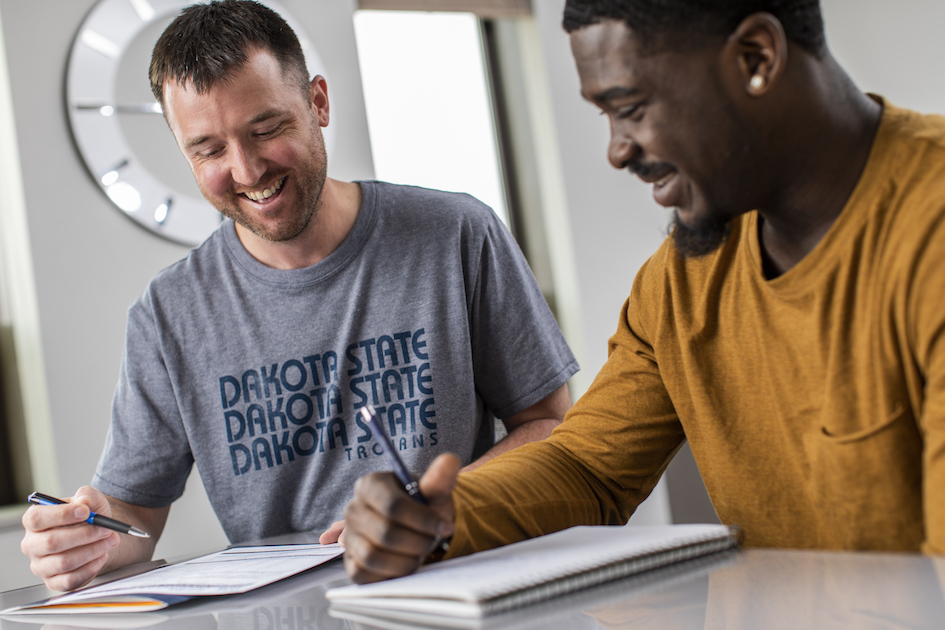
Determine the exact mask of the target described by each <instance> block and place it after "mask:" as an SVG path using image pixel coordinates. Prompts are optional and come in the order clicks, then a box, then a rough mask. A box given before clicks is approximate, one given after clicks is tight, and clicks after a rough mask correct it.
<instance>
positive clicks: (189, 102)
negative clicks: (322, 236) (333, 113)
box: [165, 50, 328, 241]
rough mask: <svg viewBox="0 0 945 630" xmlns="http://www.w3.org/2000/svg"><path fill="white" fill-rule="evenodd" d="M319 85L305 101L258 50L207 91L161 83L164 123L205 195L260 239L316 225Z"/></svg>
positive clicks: (322, 112)
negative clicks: (165, 120)
mask: <svg viewBox="0 0 945 630" xmlns="http://www.w3.org/2000/svg"><path fill="white" fill-rule="evenodd" d="M323 88H324V82H323V81H322V82H321V83H319V79H317V80H316V81H315V82H313V87H312V94H311V98H306V97H305V95H304V94H303V92H302V90H301V88H300V86H299V84H298V82H297V81H294V80H293V77H292V75H291V74H286V73H284V72H283V71H282V68H281V67H280V65H279V62H278V61H277V60H276V59H275V57H273V56H272V55H271V54H270V53H268V52H266V51H262V50H259V51H254V52H252V53H251V54H250V55H249V58H248V60H247V62H246V63H245V64H244V65H243V66H242V67H240V68H239V69H238V70H237V71H236V72H234V73H233V75H232V76H231V77H230V78H229V80H226V81H221V82H219V83H217V84H216V85H214V86H213V87H212V88H211V89H210V90H209V91H208V92H207V93H205V94H198V93H197V92H196V91H195V90H194V89H193V86H192V85H190V84H189V83H187V84H184V85H181V84H179V83H174V82H168V83H166V84H165V104H166V108H167V112H166V113H167V120H168V123H169V124H170V127H171V130H172V131H173V132H174V137H175V138H176V139H177V143H178V145H179V146H180V148H181V151H182V152H183V154H184V156H185V157H186V158H187V161H188V162H189V163H190V167H191V170H192V171H193V173H194V178H195V179H196V180H197V185H198V186H199V187H200V190H201V192H202V193H203V195H204V197H206V198H207V200H208V201H209V202H210V203H211V204H213V206H214V207H215V208H217V209H218V210H219V211H220V212H221V213H223V214H224V215H225V216H228V217H230V218H232V219H233V220H234V221H236V222H237V224H238V225H240V226H242V227H243V228H245V229H247V230H249V231H250V232H252V233H253V234H255V235H257V236H259V237H260V238H262V239H265V240H268V241H286V240H289V239H292V238H294V237H296V236H298V235H299V234H300V233H301V232H302V231H303V230H305V228H306V227H307V226H309V225H310V224H312V225H314V223H313V217H315V214H316V210H317V207H318V201H319V198H320V196H321V192H322V189H323V187H324V185H325V178H326V172H327V158H326V156H325V147H324V141H323V139H322V134H321V127H323V126H326V125H327V124H328V101H327V94H326V93H324V90H323ZM320 90H321V91H320ZM322 103H323V105H322Z"/></svg>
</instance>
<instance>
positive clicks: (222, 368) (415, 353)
mask: <svg viewBox="0 0 945 630" xmlns="http://www.w3.org/2000/svg"><path fill="white" fill-rule="evenodd" d="M195 60H196V62H195ZM151 83H152V89H153V90H154V93H155V97H156V98H157V100H158V101H159V102H160V103H161V105H162V107H163V111H164V113H165V116H166V118H167V121H168V124H169V126H170V128H171V130H172V132H173V133H174V136H175V138H176V139H177V141H178V144H179V146H180V148H181V151H182V152H183V154H184V156H185V157H186V158H187V160H188V162H189V163H190V166H191V169H192V171H193V173H194V177H195V178H196V180H197V183H198V185H199V186H200V188H201V191H202V192H203V194H204V196H205V197H206V198H207V199H208V200H209V201H210V202H211V203H213V204H214V205H215V206H216V207H217V208H218V209H219V210H220V211H221V212H222V213H223V214H224V215H226V216H227V217H228V220H226V221H225V222H224V223H223V225H222V226H221V228H220V229H219V230H218V231H217V232H215V233H214V234H213V235H212V236H211V237H210V238H209V239H208V240H207V241H206V242H205V243H204V244H203V245H201V246H200V247H198V248H196V249H195V250H193V251H192V252H191V253H190V255H188V256H187V258H185V259H184V260H182V261H180V262H178V263H177V264H175V265H172V266H171V267H169V268H167V269H165V270H164V271H162V272H161V273H160V274H158V276H157V277H155V279H154V280H153V281H152V282H151V283H150V284H149V286H148V288H147V290H146V291H145V293H144V294H143V295H142V297H141V298H140V299H139V300H138V301H137V302H136V303H135V304H134V305H133V306H132V307H131V309H130V311H129V315H128V332H127V342H126V348H125V354H124V357H123V360H122V367H121V375H120V380H119V383H118V388H117V390H116V393H115V401H114V406H113V413H112V424H111V428H110V430H109V434H108V438H107V440H106V446H105V450H104V453H103V454H102V459H101V461H100V462H99V466H98V469H97V471H96V475H95V478H94V480H93V486H94V489H93V488H82V489H80V491H79V492H77V493H76V496H75V497H73V499H72V504H71V505H66V506H59V507H43V508H36V509H31V510H29V511H28V512H27V513H26V515H24V518H23V524H24V526H25V528H26V536H25V537H24V541H23V545H22V547H23V550H24V552H25V553H26V554H27V555H28V556H30V558H31V560H32V568H33V570H34V572H35V573H36V574H37V575H39V576H40V577H42V578H43V579H44V581H45V582H46V584H47V585H48V586H49V587H51V588H54V589H58V590H66V589H71V588H75V587H77V586H79V585H81V584H83V583H85V582H87V581H88V580H89V579H91V578H92V577H94V576H95V575H96V574H98V573H101V572H103V571H106V570H110V569H114V568H117V567H119V566H123V565H125V564H128V563H131V562H136V561H141V560H146V559H148V558H150V556H151V553H152V552H153V549H154V544H155V543H156V541H157V538H158V537H159V535H160V533H161V530H162V529H163V527H164V523H165V522H166V519H167V514H168V511H169V509H170V504H171V503H172V502H173V501H174V500H176V499H177V498H178V497H179V496H180V495H181V493H182V492H183V489H184V483H185V481H186V479H187V476H188V474H189V473H190V471H191V468H192V466H193V465H194V464H195V463H196V465H197V468H198V469H199V471H200V475H201V478H202V480H203V481H204V484H205V485H206V489H207V494H208V496H209V497H210V501H211V503H212V505H213V507H214V510H215V511H216V514H217V516H218V518H219V519H220V522H221V524H222V525H223V527H224V530H225V531H226V533H227V536H228V537H229V538H230V540H231V541H233V542H239V541H244V540H248V539H252V538H257V537H262V536H270V535H276V534H281V533H286V532H292V531H323V530H325V529H326V528H328V531H325V533H324V534H323V537H322V538H323V541H331V540H335V539H337V538H338V536H339V534H340V532H341V530H342V527H343V522H342V523H337V522H336V521H338V519H340V518H341V517H342V510H343V507H344V504H345V503H346V502H347V500H348V499H349V498H350V497H351V493H352V488H353V484H354V481H355V480H356V479H357V478H358V477H360V476H361V475H363V474H365V473H366V472H370V471H372V470H378V469H386V468H387V465H386V462H385V460H384V458H383V457H381V456H380V454H381V451H380V448H379V446H378V443H377V440H376V436H374V435H372V432H371V430H370V429H369V428H368V427H367V425H366V424H365V423H363V421H361V420H359V418H358V415H357V411H358V409H360V408H361V407H363V406H364V405H366V404H372V405H374V406H375V407H376V408H377V409H378V410H379V412H380V414H381V423H382V425H383V426H384V428H385V429H386V430H387V431H388V432H389V433H390V435H391V437H392V438H393V441H394V444H395V447H396V448H397V449H398V450H399V452H400V455H401V456H402V457H403V458H404V459H405V460H406V462H407V465H408V466H409V467H411V468H413V469H418V470H420V469H424V468H426V466H427V465H428V464H429V462H430V461H431V460H432V459H433V458H434V457H435V456H436V455H437V454H439V453H442V452H445V451H449V452H453V453H456V454H457V455H458V456H459V458H460V460H461V461H462V462H463V464H466V465H470V466H475V465H476V464H477V463H481V462H482V461H485V459H488V458H491V457H493V456H495V455H497V454H499V453H501V452H504V451H506V450H509V449H511V448H514V447H515V446H517V445H519V444H523V443H525V442H528V441H531V440H534V439H541V438H543V437H545V436H546V435H547V434H548V433H549V432H550V430H551V429H552V428H553V427H554V426H555V425H556V424H557V423H558V422H559V421H560V420H561V418H562V417H563V415H564V412H565V411H566V410H567V408H568V407H569V406H570V398H569V396H568V393H567V389H566V381H567V380H568V378H569V377H570V376H571V375H572V374H573V373H574V372H575V371H576V370H577V364H576V362H575V361H574V357H573V356H572V354H571V352H570V350H569V349H568V347H567V345H566V344H565V342H564V340H563V338H562V336H561V333H560V331H559V330H558V329H557V326H556V325H555V322H554V319H553V318H552V317H551V314H550V312H549V311H548V308H547V305H546V304H545V303H544V300H543V298H542V296H541V293H540V292H539V290H538V288H537V286H536V285H535V282H534V279H533V278H532V277H531V274H530V272H529V270H528V267H527V265H526V264H525V262H524V260H523V258H522V256H521V253H520V252H519V251H518V248H517V247H516V246H515V243H514V242H513V241H512V239H511V237H510V235H509V234H508V231H507V230H506V229H505V228H504V226H503V225H502V224H501V223H500V222H499V221H498V220H497V219H496V217H495V215H494V213H493V212H492V211H491V210H489V209H488V208H487V207H485V206H483V205H482V204H481V203H479V202H477V201H475V200H474V199H472V198H471V197H468V196H466V195H456V194H449V193H442V192H438V191H430V190H424V189H418V188H411V187H405V186H393V185H390V184H383V183H379V182H360V183H346V182H340V181H337V180H333V179H330V178H328V177H327V175H326V171H327V159H326V156H325V151H324V143H323V140H322V135H321V127H324V126H326V125H327V124H328V122H329V107H328V96H327V86H326V83H325V80H324V78H322V77H320V76H317V77H315V78H314V79H313V80H311V81H309V79H308V76H307V74H306V71H305V63H304V59H303V58H302V53H301V49H300V47H299V45H298V42H297V40H296V39H295V36H294V34H292V33H291V30H289V28H288V26H287V25H285V23H284V22H283V21H282V20H281V18H279V17H278V16H277V15H275V14H274V13H273V12H272V11H270V10H269V9H267V8H265V7H263V6H262V5H259V4H256V3H252V2H243V1H241V0H225V1H224V2H217V3H211V4H201V5H195V6H193V7H189V8H188V9H185V10H184V11H183V12H182V14H181V16H179V17H178V18H177V20H175V21H174V22H173V23H172V24H171V25H170V26H169V27H168V29H167V30H166V31H165V33H164V34H163V35H162V37H161V39H160V40H159V41H158V43H157V45H156V46H155V49H154V54H153V57H152V65H151ZM496 417H498V418H501V419H502V421H503V422H504V424H505V426H506V428H507V429H508V431H509V435H508V436H507V437H506V438H504V439H503V440H502V441H500V442H499V443H497V444H495V445H493V434H494V433H493V427H494V418H496ZM88 510H94V511H96V512H98V513H100V514H104V515H106V516H113V517H115V518H118V519H119V520H123V521H126V522H129V523H132V524H134V525H136V526H137V527H139V528H141V529H144V530H145V531H148V532H150V533H151V534H152V538H151V539H148V540H141V539H131V538H129V537H126V536H119V535H118V534H116V533H114V532H110V531H109V530H105V529H103V528H96V527H92V526H85V525H78V526H76V524H77V523H81V521H82V520H84V518H85V516H86V515H87V513H88ZM333 522H336V523H335V524H334V525H332V523H333Z"/></svg>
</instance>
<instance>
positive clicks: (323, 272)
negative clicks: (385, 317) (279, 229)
mask: <svg viewBox="0 0 945 630" xmlns="http://www.w3.org/2000/svg"><path fill="white" fill-rule="evenodd" d="M354 183H356V184H358V185H359V186H361V206H360V208H359V210H358V217H357V219H355V222H354V225H353V226H352V228H351V231H350V232H349V233H348V235H347V236H346V237H345V238H344V240H343V241H342V242H341V245H339V246H338V247H337V248H336V249H335V251H333V252H332V253H330V254H329V255H328V256H326V257H325V258H324V259H322V260H320V261H319V262H317V263H315V264H314V265H311V266H309V267H302V268H300V269H275V268H273V267H269V266H268V265H264V264H263V263H261V262H259V261H258V260H256V259H255V258H254V257H253V256H252V255H251V254H250V253H249V252H248V251H246V248H245V247H244V246H243V243H242V242H241V241H240V239H239V236H238V235H237V234H236V224H235V223H234V222H233V220H232V219H225V220H224V223H223V226H222V227H221V228H220V230H221V232H222V235H223V246H224V247H223V248H224V250H225V251H226V253H227V255H228V256H229V257H230V259H231V260H232V261H233V262H234V263H236V265H237V267H239V268H240V269H242V270H243V271H244V272H245V273H247V274H248V275H250V276H252V277H254V278H256V279H257V280H260V281H261V282H265V283H267V284H271V285H279V286H304V285H311V284H316V283H319V282H323V281H325V280H327V279H328V278H330V277H332V276H333V275H335V274H336V273H338V272H339V271H341V270H342V269H344V268H345V267H346V266H347V265H348V264H349V263H350V262H351V261H352V260H353V259H354V258H355V257H356V256H357V255H358V254H359V253H360V252H361V250H362V249H363V248H364V246H365V244H366V243H367V241H368V239H369V238H370V236H371V233H372V232H373V231H374V227H375V225H376V223H377V219H378V211H377V190H376V183H377V182H367V181H355V182H354Z"/></svg>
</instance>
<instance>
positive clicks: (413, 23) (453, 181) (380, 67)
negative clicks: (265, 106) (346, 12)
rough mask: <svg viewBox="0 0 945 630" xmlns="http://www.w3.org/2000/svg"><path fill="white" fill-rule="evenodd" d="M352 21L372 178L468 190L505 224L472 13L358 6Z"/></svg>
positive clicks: (476, 31)
mask: <svg viewBox="0 0 945 630" xmlns="http://www.w3.org/2000/svg"><path fill="white" fill-rule="evenodd" d="M354 24H355V32H356V34H357V42H358V56H359V58H360V64H361V82H362V84H363V86H364V99H365V104H366V107H367V118H368V128H369V130H370V133H371V150H372V152H373V154H374V171H375V175H376V177H377V178H378V179H380V180H385V181H389V182H395V183H398V184H414V185H417V186H424V187H427V188H439V189H442V190H450V191H457V192H467V193H469V194H471V195H473V196H474V197H477V198H478V199H480V200H481V201H483V202H485V203H486V204H488V205H490V206H491V207H492V208H493V209H494V210H495V211H496V213H497V214H498V215H499V216H500V217H501V218H502V220H503V221H505V222H506V224H508V220H507V212H506V204H505V195H504V192H503V186H502V178H501V175H500V169H499V159H498V157H497V156H498V151H497V143H496V134H495V125H494V123H493V117H492V107H491V102H490V98H489V91H488V86H487V83H486V74H485V71H484V69H483V55H482V46H481V41H480V36H479V25H478V22H477V19H476V17H475V16H474V15H472V14H469V13H425V12H412V11H358V12H356V13H355V16H354Z"/></svg>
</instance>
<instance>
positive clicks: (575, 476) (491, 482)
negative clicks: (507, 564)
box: [448, 442, 645, 557]
mask: <svg viewBox="0 0 945 630" xmlns="http://www.w3.org/2000/svg"><path fill="white" fill-rule="evenodd" d="M644 494H645V490H644V489H640V490H638V491H637V492H628V491H627V490H626V489H624V488H620V487H618V486H616V484H613V483H612V481H611V480H609V479H608V478H607V477H606V476H605V475H596V474H594V472H593V471H592V470H590V469H589V468H587V467H586V466H583V465H581V463H580V462H578V461H577V460H575V459H574V458H573V456H572V455H571V454H570V453H568V452H566V451H563V450H561V449H560V448H558V447H557V446H555V445H553V444H552V443H550V442H540V443H534V444H529V445H526V446H523V447H522V448H519V449H517V450H516V451H515V452H513V453H509V454H507V455H504V456H502V457H500V458H498V459H496V460H495V461H493V462H490V463H489V464H488V465H487V466H484V467H482V468H481V469H479V470H477V471H475V472H471V473H468V474H461V475H460V477H459V481H458V483H457V486H456V489H455V490H454V492H453V499H454V501H455V505H456V517H455V527H456V529H455V534H454V536H453V540H452V542H451V544H450V553H449V556H448V557H453V556H459V555H465V554H468V553H472V552H476V551H483V550H485V549H491V548H493V547H498V546H502V545H507V544H510V543H513V542H517V541H519V540H525V539H527V538H533V537H535V536H541V535H544V534H549V533H552V532H555V531H559V530H561V529H565V528H567V527H571V526H574V525H614V524H622V523H624V522H626V520H627V519H628V518H629V516H630V514H631V513H632V511H633V508H634V507H635V505H636V503H637V502H638V501H639V500H642V497H643V496H644Z"/></svg>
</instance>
